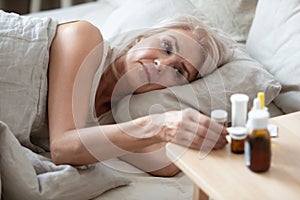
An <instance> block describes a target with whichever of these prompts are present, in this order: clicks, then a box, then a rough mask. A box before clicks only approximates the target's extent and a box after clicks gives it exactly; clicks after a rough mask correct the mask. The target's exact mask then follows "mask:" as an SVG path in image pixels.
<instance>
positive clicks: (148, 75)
mask: <svg viewBox="0 0 300 200" xmlns="http://www.w3.org/2000/svg"><path fill="white" fill-rule="evenodd" d="M141 65H142V67H143V69H144V71H145V74H146V76H147V79H148V82H149V83H150V73H149V71H148V68H147V67H146V65H144V63H141Z"/></svg>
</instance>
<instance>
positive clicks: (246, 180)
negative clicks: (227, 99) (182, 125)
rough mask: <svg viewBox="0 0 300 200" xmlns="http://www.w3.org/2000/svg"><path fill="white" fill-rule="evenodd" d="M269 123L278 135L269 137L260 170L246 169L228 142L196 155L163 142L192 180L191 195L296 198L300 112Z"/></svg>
mask: <svg viewBox="0 0 300 200" xmlns="http://www.w3.org/2000/svg"><path fill="white" fill-rule="evenodd" d="M270 123H272V124H276V125H277V126H278V131H279V137H278V138H272V159H271V167H270V169H269V171H267V172H264V173H254V172H252V171H251V170H250V169H248V167H247V166H246V165H245V160H244V154H233V153H231V152H230V145H226V147H225V148H224V149H221V150H215V151H212V152H210V153H209V154H208V155H207V156H206V157H205V158H203V159H199V151H196V150H192V149H185V148H184V147H182V146H179V145H176V144H171V143H169V144H167V155H168V157H170V159H172V160H174V159H176V161H175V164H176V165H177V166H178V167H179V168H180V169H181V170H182V171H183V172H184V173H185V174H186V175H187V176H189V178H190V179H191V180H192V181H193V182H194V197H193V199H194V200H196V199H197V200H198V199H200V198H201V199H208V197H211V198H213V199H243V200H244V199H251V200H252V199H299V198H300V112H296V113H292V114H288V115H282V116H279V117H275V118H272V119H270ZM183 152H184V153H183Z"/></svg>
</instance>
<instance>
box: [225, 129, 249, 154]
mask: <svg viewBox="0 0 300 200" xmlns="http://www.w3.org/2000/svg"><path fill="white" fill-rule="evenodd" d="M229 132H230V138H231V144H230V149H231V152H232V153H237V154H242V153H244V143H245V139H246V137H247V129H246V128H245V127H242V126H236V127H232V128H231V129H230V131H229Z"/></svg>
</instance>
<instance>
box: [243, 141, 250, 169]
mask: <svg viewBox="0 0 300 200" xmlns="http://www.w3.org/2000/svg"><path fill="white" fill-rule="evenodd" d="M244 151H245V162H246V166H250V160H251V155H250V145H249V142H248V141H245V147H244Z"/></svg>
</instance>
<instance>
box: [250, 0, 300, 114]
mask: <svg viewBox="0 0 300 200" xmlns="http://www.w3.org/2000/svg"><path fill="white" fill-rule="evenodd" d="M270 16H272V17H270ZM299 22H300V1H299V0H290V1H280V0H275V1H272V3H271V4H270V3H268V2H266V1H259V2H258V5H257V9H256V14H255V18H254V20H253V25H252V27H251V30H250V33H249V37H248V39H247V43H246V47H247V50H248V51H249V53H250V55H251V56H252V57H253V58H254V59H256V60H258V61H259V62H260V63H262V64H263V66H264V67H265V68H266V69H267V70H268V71H269V72H270V73H272V74H273V75H274V76H275V77H276V78H277V79H278V80H279V81H280V83H281V84H282V92H281V93H280V94H279V95H278V97H276V98H275V100H274V102H275V104H276V105H277V106H278V107H279V108H280V109H282V110H283V112H284V113H291V112H295V111H299V110H300V79H299V77H300V67H299V66H300V60H299V58H300V26H299Z"/></svg>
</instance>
